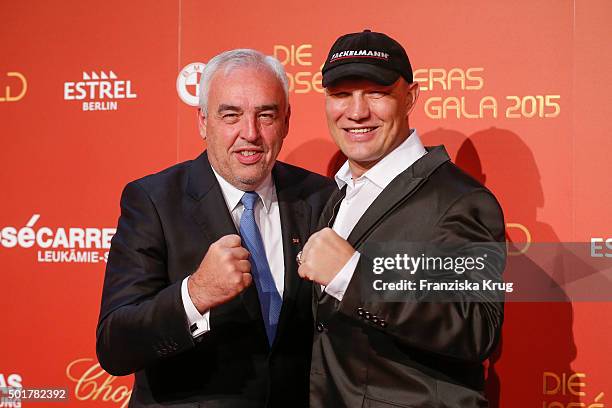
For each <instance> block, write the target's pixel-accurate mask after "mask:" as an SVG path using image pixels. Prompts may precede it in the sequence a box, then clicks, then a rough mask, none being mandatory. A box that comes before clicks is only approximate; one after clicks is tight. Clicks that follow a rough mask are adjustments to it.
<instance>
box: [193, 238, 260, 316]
mask: <svg viewBox="0 0 612 408" xmlns="http://www.w3.org/2000/svg"><path fill="white" fill-rule="evenodd" d="M240 243H241V240H240V237H239V236H238V235H235V234H233V235H226V236H224V237H221V238H220V239H219V240H218V241H216V242H214V243H213V244H212V245H211V246H210V247H209V248H208V252H206V255H204V259H203V260H202V263H200V266H199V267H198V270H197V271H195V272H194V273H193V275H191V276H190V277H189V280H188V281H187V288H188V290H189V296H190V297H191V301H192V302H193V304H194V305H195V307H196V308H197V309H198V311H199V312H200V313H204V312H206V311H207V310H210V309H211V308H213V307H215V306H217V305H220V304H222V303H225V302H227V301H228V300H230V299H233V298H234V297H236V296H237V295H238V294H239V293H240V292H242V291H243V290H244V289H245V288H247V287H248V286H249V285H250V284H251V283H252V282H253V277H252V276H251V263H250V262H249V251H247V250H246V249H244V248H243V247H242V246H240Z"/></svg>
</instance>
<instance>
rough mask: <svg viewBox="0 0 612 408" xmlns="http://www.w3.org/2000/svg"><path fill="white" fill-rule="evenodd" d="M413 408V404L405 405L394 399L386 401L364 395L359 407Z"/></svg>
mask: <svg viewBox="0 0 612 408" xmlns="http://www.w3.org/2000/svg"><path fill="white" fill-rule="evenodd" d="M393 407H400V408H414V407H415V406H414V405H406V404H402V403H400V402H395V401H386V400H382V399H380V398H372V397H367V396H366V397H365V398H364V399H363V405H362V406H361V408H393Z"/></svg>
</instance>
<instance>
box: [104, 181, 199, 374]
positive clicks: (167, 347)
mask: <svg viewBox="0 0 612 408" xmlns="http://www.w3.org/2000/svg"><path fill="white" fill-rule="evenodd" d="M166 259H167V254H166V245H165V239H164V232H163V228H162V223H161V221H160V218H159V215H158V213H157V211H156V209H155V205H154V203H153V202H152V200H151V198H150V196H149V195H148V194H147V192H146V191H145V189H144V188H143V187H142V186H141V185H140V184H139V183H138V181H135V182H132V183H130V184H128V185H127V186H126V187H125V189H124V190H123V193H122V196H121V216H120V218H119V224H118V227H117V232H116V234H115V236H114V237H113V239H112V242H111V249H110V254H109V257H108V264H107V266H106V273H105V277H104V288H103V293H102V304H101V309H100V317H99V321H98V327H97V332H96V353H97V356H98V360H99V362H100V365H101V366H102V368H104V369H105V370H106V371H107V372H109V373H110V374H112V375H127V374H131V373H134V372H136V371H138V370H141V369H143V368H146V367H147V366H149V365H151V364H154V363H156V362H157V361H159V360H160V359H164V358H167V357H170V356H173V355H175V354H178V353H180V352H182V351H184V350H188V349H190V348H192V347H194V342H193V338H192V336H191V333H190V331H189V327H188V323H187V317H186V315H185V311H184V308H183V304H182V300H181V281H178V282H174V283H171V282H170V281H169V278H168V273H167V267H166Z"/></svg>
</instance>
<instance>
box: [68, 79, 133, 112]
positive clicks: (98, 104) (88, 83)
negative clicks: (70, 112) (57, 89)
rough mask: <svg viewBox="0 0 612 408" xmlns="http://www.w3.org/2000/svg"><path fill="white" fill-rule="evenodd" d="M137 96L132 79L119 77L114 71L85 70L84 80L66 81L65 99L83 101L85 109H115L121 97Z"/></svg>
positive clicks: (82, 105)
mask: <svg viewBox="0 0 612 408" xmlns="http://www.w3.org/2000/svg"><path fill="white" fill-rule="evenodd" d="M136 97H138V95H136V93H134V92H133V91H132V81H130V80H125V79H119V78H118V77H117V75H116V74H115V73H114V72H113V71H109V72H108V74H107V73H106V72H104V71H100V72H99V73H98V72H91V73H88V72H83V80H82V81H78V82H65V83H64V99H65V100H67V101H82V102H81V107H82V109H83V111H115V110H117V109H118V108H119V102H118V100H119V99H134V98H136Z"/></svg>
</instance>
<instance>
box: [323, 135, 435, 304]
mask: <svg viewBox="0 0 612 408" xmlns="http://www.w3.org/2000/svg"><path fill="white" fill-rule="evenodd" d="M426 153H427V151H426V150H425V147H423V143H421V139H420V138H419V135H418V133H417V131H416V129H412V130H411V133H410V136H409V137H408V138H407V139H406V140H405V141H404V142H403V143H402V144H400V145H399V146H398V147H396V148H395V149H394V150H393V151H391V152H390V153H389V154H388V155H386V156H385V157H383V159H382V160H381V161H379V162H378V163H376V164H375V165H374V166H373V167H372V168H371V169H369V170H368V171H366V172H365V173H363V174H362V175H361V177H359V178H357V179H353V177H352V174H351V169H350V168H349V163H348V161H347V162H345V163H344V165H343V166H342V167H341V168H340V170H338V172H337V173H336V176H335V180H336V183H337V184H338V188H340V189H341V188H343V187H344V186H345V185H346V196H345V197H344V199H343V200H342V202H341V203H340V209H339V210H338V215H337V216H336V220H335V221H334V225H333V230H334V231H336V233H337V234H338V235H340V236H341V237H342V238H344V239H347V238H348V236H349V235H350V233H351V231H353V228H355V225H357V222H358V221H359V220H360V219H361V217H362V216H363V214H364V213H365V212H366V210H367V209H368V208H369V207H370V205H371V204H372V203H373V202H374V200H376V198H377V197H378V196H379V195H380V193H382V192H383V190H384V189H385V187H387V186H388V185H389V183H391V181H393V179H394V178H396V177H397V176H398V175H399V174H400V173H402V172H403V171H404V170H406V169H407V168H408V167H410V166H412V165H413V164H414V162H416V161H417V160H419V159H420V158H421V157H423V156H424V155H425V154H426ZM360 256H361V254H360V253H359V252H358V251H355V253H354V254H353V256H352V257H351V258H350V259H349V261H348V262H347V263H346V264H345V265H344V266H343V267H342V269H341V270H340V272H338V274H337V275H336V276H335V277H334V278H333V279H332V280H331V281H330V282H329V284H328V285H327V286H326V287H325V289H324V290H325V292H327V293H328V294H330V295H331V296H333V297H335V298H336V299H338V300H339V301H342V298H343V297H344V293H345V292H346V289H347V288H348V285H349V282H350V281H351V278H352V277H353V273H354V272H355V268H356V267H357V263H358V262H359V257H360Z"/></svg>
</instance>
